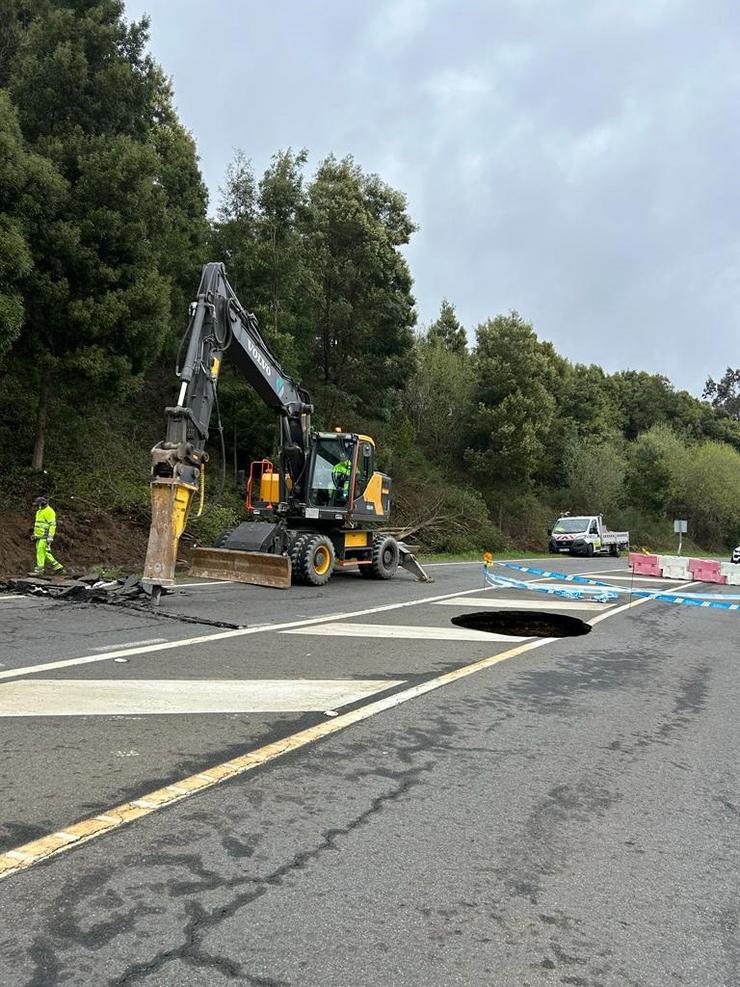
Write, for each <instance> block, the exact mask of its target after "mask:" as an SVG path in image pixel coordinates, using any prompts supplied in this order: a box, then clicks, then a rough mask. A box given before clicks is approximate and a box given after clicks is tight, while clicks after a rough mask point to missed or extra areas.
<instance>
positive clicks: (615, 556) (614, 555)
mask: <svg viewBox="0 0 740 987" xmlns="http://www.w3.org/2000/svg"><path fill="white" fill-rule="evenodd" d="M609 554H610V555H611V557H612V558H613V559H618V558H619V556H620V555H621V554H622V553H621V551H620V550H619V545H612V547H611V548H610V549H609Z"/></svg>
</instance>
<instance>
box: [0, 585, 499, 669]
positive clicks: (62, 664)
mask: <svg viewBox="0 0 740 987" xmlns="http://www.w3.org/2000/svg"><path fill="white" fill-rule="evenodd" d="M480 592H482V590H481V587H477V588H476V589H467V590H463V592H462V593H460V592H457V593H443V594H441V595H440V596H422V597H420V598H419V599H418V600H406V601H405V602H403V603H386V604H383V605H382V606H379V607H367V608H366V609H364V610H353V611H349V612H347V613H331V614H326V615H325V616H323V617H308V618H306V619H304V620H291V621H288V622H287V623H284V624H256V625H255V626H254V627H240V628H238V629H236V630H233V631H217V632H215V633H213V634H201V635H198V636H197V637H185V638H181V639H180V640H177V641H166V642H164V643H163V644H147V645H142V646H140V647H137V648H123V649H120V650H115V651H105V652H103V653H102V654H98V655H82V656H81V657H79V658H61V659H59V660H58V661H47V662H44V663H43V664H39V665H22V666H20V667H19V668H8V669H6V670H5V671H3V672H0V679H12V678H17V677H20V676H22V675H35V674H37V673H38V672H48V671H51V670H53V669H55V668H70V667H72V666H73V665H88V664H90V663H91V662H95V661H108V659H110V658H126V657H128V656H130V655H144V654H151V653H152V652H155V651H169V650H174V649H176V648H187V647H191V646H193V645H196V644H209V643H210V642H211V641H224V640H228V639H229V638H232V637H245V636H246V635H248V634H264V633H265V631H285V630H288V629H290V628H293V627H308V626H310V625H312V624H323V623H329V622H330V621H333V620H348V619H349V618H351V617H367V616H369V615H370V614H374V613H385V612H386V611H388V610H399V609H401V608H403V607H418V606H421V605H422V604H424V603H436V602H437V600H445V599H447V598H448V597H452V596H469V595H470V594H471V593H480Z"/></svg>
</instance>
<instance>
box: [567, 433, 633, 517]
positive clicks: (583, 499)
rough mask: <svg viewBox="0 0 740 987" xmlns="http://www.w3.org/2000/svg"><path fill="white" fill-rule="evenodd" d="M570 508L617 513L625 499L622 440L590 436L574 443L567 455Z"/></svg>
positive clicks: (597, 512) (607, 513)
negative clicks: (607, 439)
mask: <svg viewBox="0 0 740 987" xmlns="http://www.w3.org/2000/svg"><path fill="white" fill-rule="evenodd" d="M566 469H567V474H568V490H569V494H570V498H571V499H570V505H571V510H572V511H574V512H580V511H582V512H583V513H584V514H605V515H606V516H607V517H608V516H609V515H612V514H614V512H615V511H616V509H617V508H618V507H619V506H620V504H621V503H622V500H623V498H624V475H625V465H624V447H623V442H622V441H621V439H617V438H612V440H611V441H605V440H603V439H596V438H588V439H580V440H578V441H577V442H575V443H574V444H573V446H572V447H571V449H570V450H569V452H568V454H567V458H566Z"/></svg>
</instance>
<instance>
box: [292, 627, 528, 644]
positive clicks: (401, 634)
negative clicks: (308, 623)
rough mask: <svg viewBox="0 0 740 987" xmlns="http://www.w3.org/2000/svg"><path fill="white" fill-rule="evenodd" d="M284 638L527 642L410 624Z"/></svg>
mask: <svg viewBox="0 0 740 987" xmlns="http://www.w3.org/2000/svg"><path fill="white" fill-rule="evenodd" d="M283 633H284V634H316V635H321V636H328V637H362V638H365V639H367V640H369V641H372V640H374V639H375V638H379V637H384V638H386V637H387V638H403V639H406V640H416V641H486V642H488V643H489V644H491V643H492V642H494V641H526V640H527V638H526V637H512V636H511V635H510V634H489V633H488V632H487V631H473V630H468V629H467V628H465V627H453V626H452V625H450V626H449V627H416V626H414V625H413V624H411V625H406V624H349V623H347V624H341V623H336V624H320V625H319V626H318V627H303V628H300V629H299V630H293V631H283Z"/></svg>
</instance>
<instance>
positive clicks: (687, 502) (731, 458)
mask: <svg viewBox="0 0 740 987" xmlns="http://www.w3.org/2000/svg"><path fill="white" fill-rule="evenodd" d="M677 500H679V501H680V502H681V503H682V504H683V505H684V506H685V510H686V516H687V518H688V520H689V531H690V533H691V535H692V537H694V538H695V539H696V540H697V541H698V542H699V543H700V544H702V545H706V546H707V547H710V548H719V547H722V546H726V547H731V546H734V545H737V544H738V542H740V453H738V452H737V451H736V450H735V449H732V448H731V447H730V446H727V445H723V444H720V443H717V442H704V443H702V444H701V445H698V446H696V447H694V448H693V449H692V450H691V455H689V456H688V457H687V460H686V463H685V465H684V467H683V470H682V474H681V476H680V478H679V480H678V489H677Z"/></svg>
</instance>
